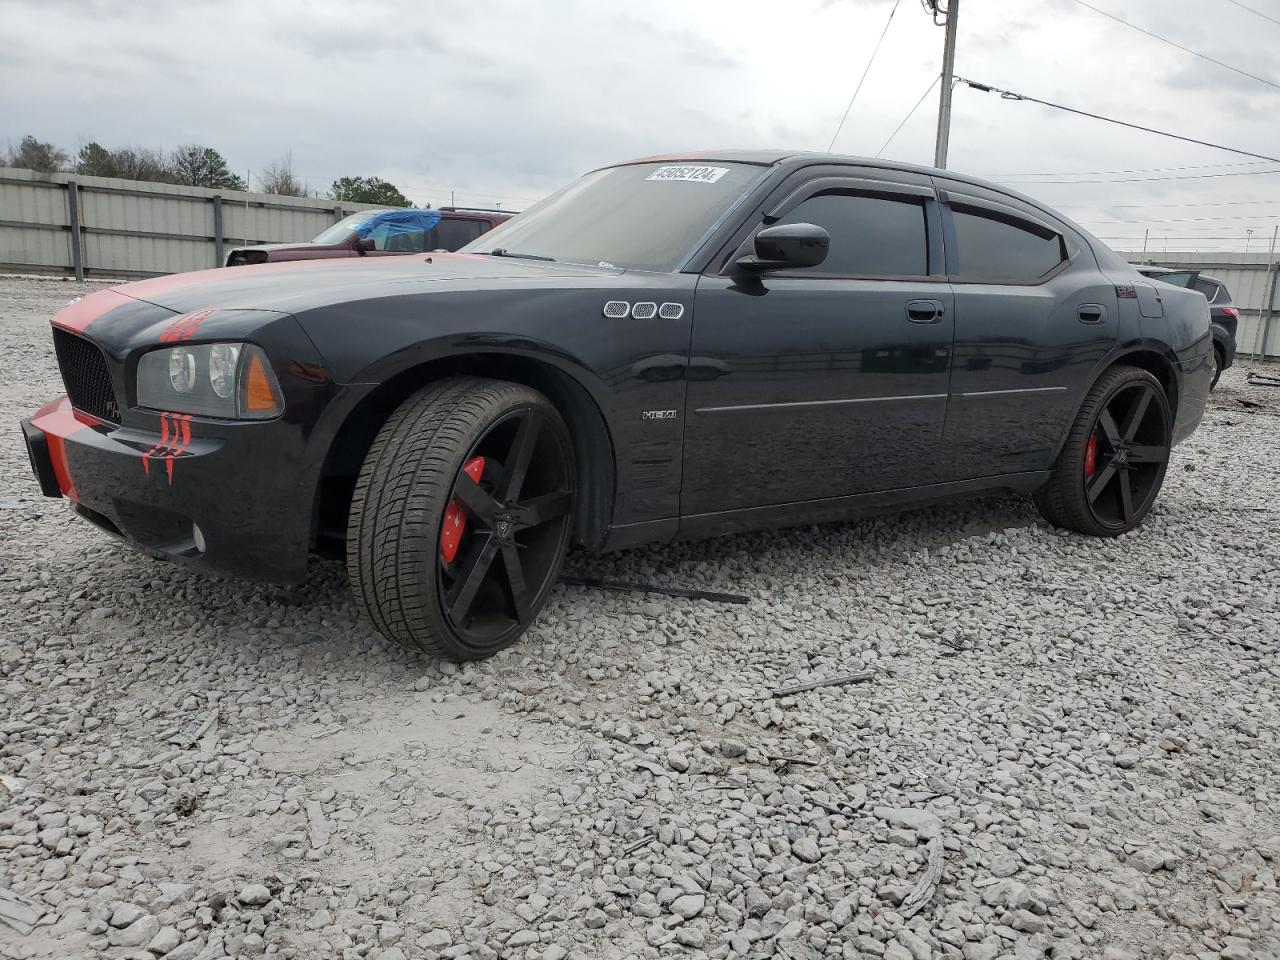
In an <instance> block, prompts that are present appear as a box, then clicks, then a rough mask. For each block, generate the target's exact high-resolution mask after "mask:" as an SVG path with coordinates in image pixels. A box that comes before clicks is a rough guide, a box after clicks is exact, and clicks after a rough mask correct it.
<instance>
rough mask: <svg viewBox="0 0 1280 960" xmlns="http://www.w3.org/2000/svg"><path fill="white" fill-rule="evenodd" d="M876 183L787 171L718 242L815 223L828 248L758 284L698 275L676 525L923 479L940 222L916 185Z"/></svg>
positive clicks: (926, 189) (935, 379) (942, 391)
mask: <svg viewBox="0 0 1280 960" xmlns="http://www.w3.org/2000/svg"><path fill="white" fill-rule="evenodd" d="M886 175H888V174H886V172H885V171H876V172H875V176H874V177H873V176H870V175H868V176H859V175H858V174H857V173H856V172H854V171H853V170H852V169H850V168H836V169H835V170H834V171H833V170H832V168H825V169H824V170H822V171H817V170H811V171H802V172H800V173H798V174H796V175H794V176H793V177H791V178H789V179H788V180H787V181H786V182H785V183H784V184H783V185H782V186H781V187H780V188H779V190H778V191H777V192H776V193H775V194H774V195H773V196H772V197H771V198H770V199H769V200H768V201H766V203H765V204H764V206H763V208H762V209H761V210H760V211H759V215H757V216H755V217H754V218H753V219H752V220H751V221H749V224H748V225H747V226H746V227H744V231H743V234H742V235H741V236H740V237H739V238H738V239H736V240H735V242H734V244H733V247H734V249H736V250H740V249H742V247H741V246H739V244H747V245H749V243H750V237H751V236H753V235H754V232H755V231H756V230H758V229H759V228H760V227H761V226H763V225H766V224H773V223H790V222H796V223H800V222H806V223H815V224H817V225H819V226H821V227H824V228H825V229H826V230H827V232H828V233H829V234H830V237H831V246H830V253H829V254H828V257H827V260H826V262H825V263H823V264H820V265H819V266H816V267H812V268H808V269H796V270H783V271H777V272H772V273H767V274H764V275H763V276H761V277H758V278H747V277H743V276H741V275H736V274H735V275H721V274H720V273H719V272H715V271H717V270H718V268H719V264H718V263H717V264H716V265H715V266H714V267H713V268H712V271H710V272H708V273H707V274H705V275H704V276H702V277H701V278H700V280H699V282H698V291H697V299H696V302H695V309H694V324H693V338H692V343H691V350H690V360H689V383H688V401H687V410H688V419H687V422H686V426H685V482H684V493H683V496H682V499H681V506H682V512H683V513H684V514H685V515H698V514H710V513H719V512H722V511H727V510H735V509H743V508H750V507H760V506H770V505H776V504H783V503H792V502H797V501H804V500H817V499H825V498H831V497H840V496H846V495H850V494H858V493H867V492H871V491H878V490H888V489H894V488H898V487H903V486H910V485H915V484H920V483H928V482H931V481H932V479H933V470H934V467H935V465H936V456H937V452H938V449H939V444H940V441H941V438H942V426H943V421H944V417H945V411H946V395H947V378H948V374H949V370H950V355H951V336H952V303H951V290H950V287H949V286H948V284H947V282H946V278H945V276H944V275H943V265H942V259H941V250H942V247H941V220H940V215H939V213H938V211H937V203H936V200H935V196H934V191H933V189H932V187H931V186H930V185H929V182H928V178H927V177H924V176H921V175H915V174H894V176H896V177H897V179H896V180H895V181H889V180H886V179H884V177H885V176H886ZM748 249H749V246H748ZM735 255H736V254H735Z"/></svg>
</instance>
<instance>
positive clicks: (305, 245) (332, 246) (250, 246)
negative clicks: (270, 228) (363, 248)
mask: <svg viewBox="0 0 1280 960" xmlns="http://www.w3.org/2000/svg"><path fill="white" fill-rule="evenodd" d="M340 246H341V244H337V243H314V242H312V241H310V240H306V241H303V242H301V243H247V244H245V245H244V246H240V247H230V248H228V250H227V252H228V253H234V252H235V251H237V250H264V251H266V252H267V253H278V252H280V251H282V250H313V249H316V248H319V249H321V250H337V249H339V248H340Z"/></svg>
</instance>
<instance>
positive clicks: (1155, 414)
mask: <svg viewBox="0 0 1280 960" xmlns="http://www.w3.org/2000/svg"><path fill="white" fill-rule="evenodd" d="M1163 394H1164V391H1163V390H1162V389H1161V388H1160V387H1159V386H1158V385H1157V386H1154V387H1153V386H1152V385H1151V384H1149V383H1145V382H1142V381H1137V382H1134V383H1128V384H1125V385H1124V386H1123V387H1121V388H1120V389H1119V390H1117V391H1116V392H1115V393H1113V394H1112V395H1111V397H1110V399H1109V400H1108V401H1107V403H1106V405H1105V406H1104V407H1103V408H1102V411H1101V412H1100V413H1099V414H1098V422H1097V425H1096V426H1095V428H1094V431H1093V433H1092V434H1091V435H1090V437H1089V444H1088V447H1087V448H1086V450H1087V451H1092V453H1093V457H1092V458H1091V459H1090V458H1089V456H1088V453H1086V459H1085V469H1084V485H1085V497H1086V499H1087V500H1088V502H1089V510H1090V511H1091V512H1092V514H1093V517H1094V519H1095V520H1097V521H1098V523H1100V524H1102V525H1103V526H1105V527H1114V528H1116V529H1128V528H1129V526H1130V525H1131V524H1132V523H1133V522H1134V521H1135V519H1137V518H1140V517H1142V516H1143V515H1144V514H1145V513H1146V512H1147V511H1148V510H1149V509H1150V508H1151V502H1152V501H1153V500H1155V497H1156V493H1157V492H1159V490H1160V482H1161V481H1162V480H1163V479H1164V471H1165V467H1166V466H1167V464H1168V462H1169V426H1168V423H1167V417H1166V415H1165V412H1164V410H1163V409H1162V408H1161V406H1160V404H1159V403H1158V402H1156V398H1157V396H1159V397H1161V398H1163Z"/></svg>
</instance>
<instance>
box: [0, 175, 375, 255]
mask: <svg viewBox="0 0 1280 960" xmlns="http://www.w3.org/2000/svg"><path fill="white" fill-rule="evenodd" d="M374 209H377V207H376V206H374V205H372V204H367V203H345V202H344V203H336V202H335V201H333V200H320V199H314V198H309V197H307V198H299V197H279V196H275V195H274V194H266V193H241V192H238V191H232V190H206V189H204V188H202V187H184V186H176V185H174V184H168V183H144V182H142V181H137V180H117V179H114V178H108V177H82V176H79V175H76V174H68V173H35V172H33V171H31V170H19V169H14V168H11V167H0V272H9V273H52V274H70V275H72V276H79V277H95V276H96V277H126V278H127V277H150V276H157V275H160V274H166V273H179V272H181V271H184V270H202V269H204V268H206V267H216V266H220V265H221V264H222V262H223V260H224V252H225V250H226V249H229V248H230V247H234V246H239V245H241V244H244V243H279V242H297V241H300V240H310V239H311V238H312V237H314V236H315V235H316V234H318V233H320V232H321V231H322V230H324V229H325V228H326V227H328V226H329V225H330V224H332V223H335V222H336V221H338V220H340V219H342V218H343V217H344V216H346V215H347V214H349V213H354V212H355V211H357V210H374ZM73 221H74V222H73Z"/></svg>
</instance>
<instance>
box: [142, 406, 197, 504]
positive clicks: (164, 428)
mask: <svg viewBox="0 0 1280 960" xmlns="http://www.w3.org/2000/svg"><path fill="white" fill-rule="evenodd" d="M190 445H191V414H189V413H186V414H183V413H162V414H160V440H159V442H158V443H156V444H154V445H153V446H152V447H151V448H150V449H149V450H147V451H145V452H144V453H143V454H142V470H143V472H144V473H145V474H147V476H150V475H151V461H152V460H163V461H164V469H165V473H166V474H167V476H168V478H169V486H171V487H172V486H173V461H174V460H175V459H177V458H178V457H180V456H182V455H183V454H184V453H186V451H187V447H189V446H190Z"/></svg>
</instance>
